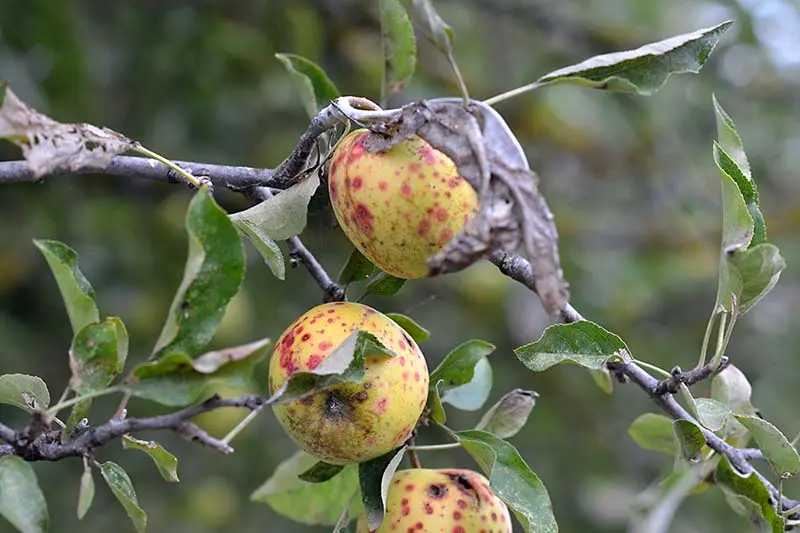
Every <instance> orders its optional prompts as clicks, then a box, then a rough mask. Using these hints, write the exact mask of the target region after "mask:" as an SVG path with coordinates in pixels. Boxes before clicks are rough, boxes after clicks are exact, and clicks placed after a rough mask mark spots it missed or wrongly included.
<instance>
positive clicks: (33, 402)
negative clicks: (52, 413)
mask: <svg viewBox="0 0 800 533" xmlns="http://www.w3.org/2000/svg"><path fill="white" fill-rule="evenodd" d="M0 403H4V404H8V405H13V406H14V407H19V408H20V409H23V410H25V411H28V412H29V413H32V412H33V411H34V410H36V409H47V408H48V407H49V406H50V391H48V390H47V384H46V383H45V382H44V381H43V380H42V378H40V377H38V376H29V375H27V374H3V375H2V376H0Z"/></svg>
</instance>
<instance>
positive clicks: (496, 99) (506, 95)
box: [483, 81, 546, 105]
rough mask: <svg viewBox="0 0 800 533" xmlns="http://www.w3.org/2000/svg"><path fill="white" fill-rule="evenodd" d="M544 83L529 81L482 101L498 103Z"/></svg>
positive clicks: (487, 103)
mask: <svg viewBox="0 0 800 533" xmlns="http://www.w3.org/2000/svg"><path fill="white" fill-rule="evenodd" d="M545 85H546V84H545V83H539V82H538V81H535V82H533V83H529V84H528V85H523V86H522V87H517V88H516V89H511V90H510V91H506V92H504V93H500V94H498V95H496V96H492V97H491V98H487V99H486V100H484V101H483V103H484V104H486V105H494V104H498V103H500V102H503V101H505V100H508V99H510V98H513V97H515V96H519V95H520V94H525V93H527V92H529V91H532V90H534V89H538V88H539V87H544V86H545Z"/></svg>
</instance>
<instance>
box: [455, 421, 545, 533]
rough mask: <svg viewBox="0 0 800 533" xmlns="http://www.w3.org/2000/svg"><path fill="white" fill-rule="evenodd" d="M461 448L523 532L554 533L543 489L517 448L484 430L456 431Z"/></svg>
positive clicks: (542, 484)
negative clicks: (471, 459) (515, 518)
mask: <svg viewBox="0 0 800 533" xmlns="http://www.w3.org/2000/svg"><path fill="white" fill-rule="evenodd" d="M458 436H459V438H460V439H461V446H462V447H463V448H464V449H465V450H466V451H467V452H469V454H470V455H471V456H472V458H473V459H475V462H476V463H478V465H479V466H480V467H481V470H483V471H484V472H485V473H486V475H487V477H488V478H489V484H490V485H491V488H492V492H494V494H495V495H497V497H498V498H500V499H501V500H503V501H504V502H505V503H506V505H508V507H509V508H510V509H511V510H512V511H513V512H514V515H515V516H516V517H517V520H519V522H520V524H522V527H523V528H524V530H525V532H526V533H556V532H557V531H558V525H557V524H556V519H555V516H554V515H553V505H552V504H551V503H550V495H549V494H548V493H547V489H546V488H545V486H544V483H542V480H541V479H539V476H537V475H536V474H535V473H534V472H533V471H532V470H531V469H530V467H529V466H528V465H527V464H526V463H525V461H524V460H523V459H522V456H520V454H519V452H518V451H517V449H516V448H515V447H514V446H512V445H511V444H509V443H508V442H506V441H504V440H502V439H499V438H497V437H495V436H494V435H492V434H490V433H487V432H485V431H478V430H474V429H473V430H468V431H459V432H458Z"/></svg>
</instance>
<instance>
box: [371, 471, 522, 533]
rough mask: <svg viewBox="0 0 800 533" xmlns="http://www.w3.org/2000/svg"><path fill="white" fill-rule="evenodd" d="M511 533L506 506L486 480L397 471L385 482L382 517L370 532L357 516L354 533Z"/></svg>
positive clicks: (467, 473) (471, 475) (469, 475)
mask: <svg viewBox="0 0 800 533" xmlns="http://www.w3.org/2000/svg"><path fill="white" fill-rule="evenodd" d="M400 531H402V532H404V533H405V532H411V533H413V532H415V531H420V532H426V533H479V532H480V533H511V532H512V527H511V516H510V515H509V512H508V507H506V504H505V503H503V501H502V500H500V498H498V497H497V496H495V495H494V494H493V493H492V490H491V489H490V488H489V480H488V479H486V478H485V477H484V476H483V475H482V474H479V473H478V472H473V471H471V470H462V469H444V470H431V469H425V468H416V469H412V470H400V471H398V472H396V473H395V475H394V477H393V478H392V481H391V483H390V484H389V492H388V494H387V497H386V514H385V516H384V519H383V522H382V523H381V525H380V526H379V527H378V529H375V530H373V531H372V532H370V530H369V527H368V525H367V519H366V515H365V514H364V513H363V512H362V514H361V516H360V517H359V519H358V524H357V526H356V533H389V532H400Z"/></svg>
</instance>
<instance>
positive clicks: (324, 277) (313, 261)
mask: <svg viewBox="0 0 800 533" xmlns="http://www.w3.org/2000/svg"><path fill="white" fill-rule="evenodd" d="M286 245H287V246H288V247H289V256H290V257H291V258H292V260H293V261H292V263H291V264H292V266H294V265H296V264H297V263H298V262H299V263H303V264H304V265H305V267H306V269H307V270H308V273H309V274H311V277H312V278H314V280H315V281H316V282H317V284H318V285H319V286H320V288H322V290H323V291H324V292H325V301H326V302H341V301H343V300H344V297H345V292H344V287H342V286H341V285H339V284H338V283H336V282H335V281H333V279H331V277H330V276H329V275H328V273H327V272H326V271H325V268H324V267H323V266H322V264H321V263H320V262H319V261H318V260H317V258H316V257H314V254H312V253H311V252H310V251H309V250H308V248H306V246H305V245H304V244H303V241H301V240H300V237H290V238H289V240H287V241H286Z"/></svg>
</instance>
